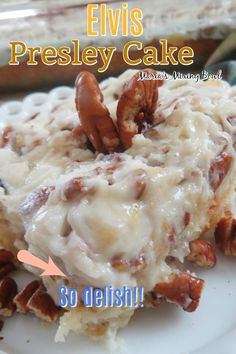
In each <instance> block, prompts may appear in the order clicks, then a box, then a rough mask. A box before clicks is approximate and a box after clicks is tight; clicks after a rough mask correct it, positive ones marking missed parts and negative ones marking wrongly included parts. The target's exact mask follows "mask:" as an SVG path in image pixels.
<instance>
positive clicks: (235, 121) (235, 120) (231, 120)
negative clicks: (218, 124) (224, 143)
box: [227, 116, 236, 127]
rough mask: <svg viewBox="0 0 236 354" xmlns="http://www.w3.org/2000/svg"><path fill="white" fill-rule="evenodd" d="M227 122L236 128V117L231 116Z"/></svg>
mask: <svg viewBox="0 0 236 354" xmlns="http://www.w3.org/2000/svg"><path fill="white" fill-rule="evenodd" d="M227 121H228V122H229V123H230V124H231V125H232V126H233V127H235V126H236V116H230V117H228V118H227Z"/></svg>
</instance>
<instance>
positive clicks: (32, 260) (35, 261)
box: [17, 250, 66, 277]
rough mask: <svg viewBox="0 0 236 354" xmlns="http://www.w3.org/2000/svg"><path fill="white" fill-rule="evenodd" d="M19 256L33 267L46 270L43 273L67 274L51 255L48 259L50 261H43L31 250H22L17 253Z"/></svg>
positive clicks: (21, 260)
mask: <svg viewBox="0 0 236 354" xmlns="http://www.w3.org/2000/svg"><path fill="white" fill-rule="evenodd" d="M17 258H18V260H19V261H20V262H22V263H26V264H29V265H31V266H33V267H37V268H40V269H43V270H44V272H43V273H42V274H40V275H41V277H42V276H44V275H60V276H62V277H65V276H66V275H65V274H64V273H63V272H62V271H61V270H60V269H59V268H58V267H57V266H56V264H55V263H54V262H53V260H52V259H51V257H49V259H48V263H46V262H44V261H42V260H41V259H40V258H38V257H36V256H34V255H33V254H31V253H30V252H29V251H26V250H21V251H19V252H18V253H17Z"/></svg>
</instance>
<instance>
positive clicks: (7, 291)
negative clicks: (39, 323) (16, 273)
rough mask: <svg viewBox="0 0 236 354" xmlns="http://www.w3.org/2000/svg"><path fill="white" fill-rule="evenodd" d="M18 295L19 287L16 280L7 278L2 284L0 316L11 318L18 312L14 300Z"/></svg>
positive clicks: (0, 285)
mask: <svg viewBox="0 0 236 354" xmlns="http://www.w3.org/2000/svg"><path fill="white" fill-rule="evenodd" d="M16 294H17V285H16V282H15V280H13V279H12V278H9V277H6V278H4V279H2V280H1V282H0V315H1V316H5V317H9V316H12V315H13V313H14V312H15V311H16V305H15V304H14V302H13V298H14V297H15V295H16Z"/></svg>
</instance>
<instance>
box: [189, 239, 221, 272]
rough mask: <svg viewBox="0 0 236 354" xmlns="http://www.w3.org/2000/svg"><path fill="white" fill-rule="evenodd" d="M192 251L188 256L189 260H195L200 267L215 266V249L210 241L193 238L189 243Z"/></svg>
mask: <svg viewBox="0 0 236 354" xmlns="http://www.w3.org/2000/svg"><path fill="white" fill-rule="evenodd" d="M189 247H190V253H189V255H188V257H187V259H188V261H189V262H193V263H194V264H196V265H198V266H199V267H207V268H213V267H214V266H215V264H216V255H215V250H214V247H213V245H212V243H211V242H210V241H207V240H193V241H191V242H190V244H189Z"/></svg>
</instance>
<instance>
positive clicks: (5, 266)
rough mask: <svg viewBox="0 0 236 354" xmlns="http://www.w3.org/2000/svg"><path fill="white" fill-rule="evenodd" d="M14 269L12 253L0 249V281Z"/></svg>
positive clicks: (14, 262) (14, 263)
mask: <svg viewBox="0 0 236 354" xmlns="http://www.w3.org/2000/svg"><path fill="white" fill-rule="evenodd" d="M15 269H16V260H15V256H14V254H13V253H12V252H10V251H7V250H5V249H0V279H2V278H3V277H5V276H6V275H7V274H8V273H10V272H12V271H13V270H15Z"/></svg>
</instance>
